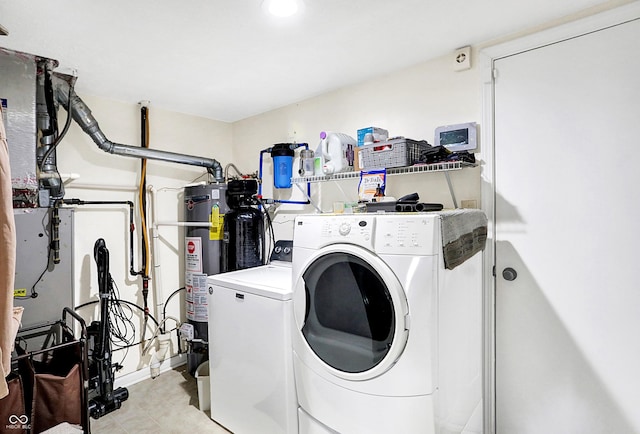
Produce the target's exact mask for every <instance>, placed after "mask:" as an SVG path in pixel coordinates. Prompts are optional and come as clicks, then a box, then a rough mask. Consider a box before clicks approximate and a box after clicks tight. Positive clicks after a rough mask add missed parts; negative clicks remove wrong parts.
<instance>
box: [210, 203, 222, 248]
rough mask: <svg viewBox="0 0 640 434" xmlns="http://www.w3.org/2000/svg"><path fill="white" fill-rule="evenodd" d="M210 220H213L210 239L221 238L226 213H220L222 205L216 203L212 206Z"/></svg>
mask: <svg viewBox="0 0 640 434" xmlns="http://www.w3.org/2000/svg"><path fill="white" fill-rule="evenodd" d="M209 221H210V222H211V228H210V229H209V240H211V241H216V240H221V239H222V228H223V227H224V214H220V207H219V206H218V205H214V206H213V207H212V208H211V215H210V216H209Z"/></svg>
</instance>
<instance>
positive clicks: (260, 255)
mask: <svg viewBox="0 0 640 434" xmlns="http://www.w3.org/2000/svg"><path fill="white" fill-rule="evenodd" d="M257 192H258V182H257V180H255V179H242V180H234V181H229V183H228V186H227V205H228V206H229V211H228V212H227V214H226V215H225V218H224V229H223V231H224V237H223V242H222V271H225V272H226V271H235V270H242V269H244V268H251V267H257V266H259V265H262V264H263V260H264V246H265V244H264V236H265V235H264V220H263V216H262V212H261V211H260V210H259V209H258V207H257V205H258V203H257V201H256V199H255V198H254V195H255V194H256V193H257Z"/></svg>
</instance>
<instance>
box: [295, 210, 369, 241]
mask: <svg viewBox="0 0 640 434" xmlns="http://www.w3.org/2000/svg"><path fill="white" fill-rule="evenodd" d="M374 230H375V218H374V217H373V216H370V215H366V214H362V215H358V214H350V215H344V216H335V215H331V216H322V215H311V216H300V217H298V218H297V219H296V223H295V225H294V237H293V239H294V245H295V246H300V247H309V248H319V247H323V246H326V245H329V244H335V243H348V244H356V245H359V246H363V247H367V248H373V244H372V243H373V234H374Z"/></svg>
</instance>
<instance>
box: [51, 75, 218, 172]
mask: <svg viewBox="0 0 640 434" xmlns="http://www.w3.org/2000/svg"><path fill="white" fill-rule="evenodd" d="M56 99H57V100H58V102H59V103H60V104H61V105H62V106H63V107H64V108H65V109H66V110H67V111H68V112H69V114H70V115H71V116H72V117H73V120H74V121H76V123H77V124H78V125H80V127H81V128H82V130H83V131H84V132H85V133H87V134H88V135H89V137H91V139H92V140H93V141H94V142H95V143H96V145H98V147H99V148H100V149H102V150H103V151H105V152H108V153H110V154H115V155H121V156H125V157H134V158H148V159H150V160H160V161H168V162H170V163H179V164H188V165H191V166H200V167H206V168H207V169H208V170H209V171H210V172H211V173H212V174H213V176H214V178H215V179H216V181H218V182H224V174H223V168H222V165H221V164H220V163H219V162H218V161H217V160H214V159H212V158H204V157H195V156H191V155H185V154H178V153H175V152H167V151H160V150H157V149H149V148H141V147H138V146H129V145H122V144H120V143H114V142H112V141H110V140H109V139H107V137H106V136H105V135H104V133H103V132H102V130H101V129H100V126H99V125H98V121H97V120H96V118H94V117H93V115H92V114H91V110H90V109H89V107H87V105H86V104H85V103H84V101H82V99H81V98H80V97H79V96H78V95H77V94H76V93H75V91H73V89H71V92H70V91H69V85H68V83H66V82H65V81H64V80H59V81H58V85H57V86H56Z"/></svg>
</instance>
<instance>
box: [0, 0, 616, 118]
mask: <svg viewBox="0 0 640 434" xmlns="http://www.w3.org/2000/svg"><path fill="white" fill-rule="evenodd" d="M303 1H304V8H303V10H302V12H301V13H300V14H298V15H297V16H294V17H289V18H275V17H271V16H268V15H267V14H266V13H265V12H264V11H263V8H262V7H261V4H262V0H184V1H176V0H172V1H169V0H92V1H86V0H56V1H51V0H29V1H16V0H0V25H1V26H3V27H4V28H6V30H7V31H8V32H9V35H8V36H0V47H5V48H10V49H13V50H17V51H23V52H27V53H30V54H36V55H40V56H44V57H49V58H52V59H55V60H58V61H59V63H60V68H61V70H62V71H63V72H68V71H69V70H76V72H77V75H78V81H77V84H76V91H77V92H78V94H80V95H81V96H82V95H83V94H85V95H93V96H99V97H106V98H110V99H114V100H118V101H124V102H130V103H137V102H139V101H141V100H148V101H150V102H151V106H152V107H153V106H156V107H160V108H164V109H168V110H172V111H176V112H181V113H187V114H192V115H198V116H202V117H206V118H210V119H215V120H221V121H227V122H233V121H237V120H240V119H244V118H247V117H249V116H252V115H256V114H259V113H263V112H266V111H269V110H272V109H275V108H278V107H282V106H285V105H288V104H291V103H294V102H297V101H302V100H304V99H307V98H310V97H313V96H316V95H320V94H323V93H326V92H328V91H332V90H335V89H339V88H341V87H344V86H348V85H351V84H354V83H358V82H362V81H365V80H368V79H370V78H373V77H376V76H379V75H384V74H388V73H390V72H393V71H396V70H399V69H403V68H406V67H409V66H411V65H415V64H418V63H420V62H424V61H426V60H429V59H433V58H436V57H440V56H442V55H445V54H447V53H452V52H453V51H454V50H455V49H456V48H459V47H463V46H466V45H472V46H473V45H477V44H479V43H482V42H486V41H489V40H493V39H495V38H499V37H503V36H506V35H509V34H513V33H516V32H519V31H522V30H524V29H529V28H533V27H535V26H538V25H541V24H544V23H547V22H549V21H552V20H555V19H558V18H561V17H563V16H566V15H570V14H573V13H576V12H579V11H581V10H583V9H587V8H590V7H593V6H597V5H601V4H604V3H607V1H603V0H572V1H570V2H566V1H558V0H536V1H527V2H522V1H513V0H303Z"/></svg>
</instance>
